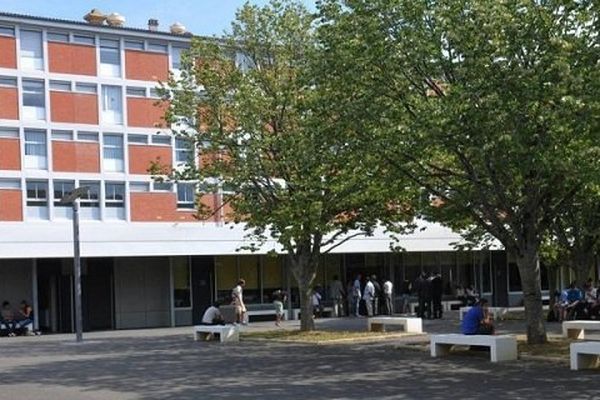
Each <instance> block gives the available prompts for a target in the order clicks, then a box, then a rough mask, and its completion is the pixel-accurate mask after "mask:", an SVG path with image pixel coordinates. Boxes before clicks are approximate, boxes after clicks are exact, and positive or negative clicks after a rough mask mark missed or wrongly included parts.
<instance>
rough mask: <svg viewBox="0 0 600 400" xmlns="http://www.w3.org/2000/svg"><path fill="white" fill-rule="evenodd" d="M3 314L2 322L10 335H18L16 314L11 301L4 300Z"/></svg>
mask: <svg viewBox="0 0 600 400" xmlns="http://www.w3.org/2000/svg"><path fill="white" fill-rule="evenodd" d="M1 312H2V314H1V317H0V322H2V324H3V325H4V326H5V327H6V330H7V332H8V336H16V328H17V323H16V321H15V314H14V312H13V310H12V307H11V306H10V302H8V301H6V300H5V301H4V302H3V303H2V310H1Z"/></svg>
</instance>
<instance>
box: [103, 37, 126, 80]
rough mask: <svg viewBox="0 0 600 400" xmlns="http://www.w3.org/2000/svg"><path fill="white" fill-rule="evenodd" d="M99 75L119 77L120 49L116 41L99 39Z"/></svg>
mask: <svg viewBox="0 0 600 400" xmlns="http://www.w3.org/2000/svg"><path fill="white" fill-rule="evenodd" d="M100 75H101V76H114V77H117V76H121V49H120V46H119V41H118V40H110V39H100Z"/></svg>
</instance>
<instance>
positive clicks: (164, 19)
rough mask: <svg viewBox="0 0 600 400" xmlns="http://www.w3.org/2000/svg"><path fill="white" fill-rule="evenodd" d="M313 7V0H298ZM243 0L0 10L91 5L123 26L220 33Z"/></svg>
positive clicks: (24, 2)
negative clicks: (152, 24) (154, 23)
mask: <svg viewBox="0 0 600 400" xmlns="http://www.w3.org/2000/svg"><path fill="white" fill-rule="evenodd" d="M302 1H303V3H305V4H306V5H307V6H309V7H314V4H315V1H314V0H302ZM250 2H251V3H254V4H259V5H262V4H266V3H267V2H268V0H250ZM244 3H245V0H177V1H172V0H162V1H161V0H102V1H99V0H94V1H88V0H0V11H4V12H13V13H18V14H28V15H35V16H48V17H54V18H64V19H71V20H76V21H80V20H82V17H83V16H84V15H85V14H86V13H87V12H88V11H90V10H91V9H92V8H99V9H100V10H101V11H102V12H104V13H105V14H109V13H111V12H118V13H119V14H121V15H123V16H125V18H126V19H127V22H126V23H125V24H126V26H129V27H132V28H144V27H146V24H147V21H148V19H149V18H157V19H158V20H159V22H160V27H159V29H160V30H168V29H169V26H170V25H171V24H172V23H173V22H175V21H179V22H181V23H182V24H184V25H185V26H186V27H187V28H188V30H189V31H191V32H193V33H195V34H197V35H209V36H212V35H221V34H222V33H223V31H224V30H225V29H228V28H229V24H230V22H231V20H232V19H233V18H234V16H235V10H236V9H238V8H239V7H241V6H242V5H243V4H244Z"/></svg>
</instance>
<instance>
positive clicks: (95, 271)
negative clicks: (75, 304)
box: [81, 258, 114, 331]
mask: <svg viewBox="0 0 600 400" xmlns="http://www.w3.org/2000/svg"><path fill="white" fill-rule="evenodd" d="M84 266H85V267H84V269H83V276H82V278H81V297H82V309H83V330H84V331H93V330H103V329H114V312H113V310H114V301H113V299H114V290H113V282H114V278H113V270H114V262H113V259H112V258H87V259H85V260H84Z"/></svg>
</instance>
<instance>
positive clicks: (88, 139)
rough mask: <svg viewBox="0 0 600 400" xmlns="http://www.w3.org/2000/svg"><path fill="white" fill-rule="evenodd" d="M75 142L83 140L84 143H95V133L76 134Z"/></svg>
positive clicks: (96, 136)
mask: <svg viewBox="0 0 600 400" xmlns="http://www.w3.org/2000/svg"><path fill="white" fill-rule="evenodd" d="M77 140H84V141H86V142H97V141H98V133H97V132H77Z"/></svg>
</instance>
